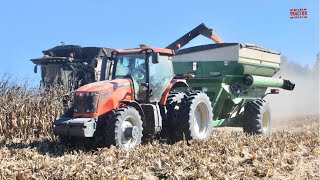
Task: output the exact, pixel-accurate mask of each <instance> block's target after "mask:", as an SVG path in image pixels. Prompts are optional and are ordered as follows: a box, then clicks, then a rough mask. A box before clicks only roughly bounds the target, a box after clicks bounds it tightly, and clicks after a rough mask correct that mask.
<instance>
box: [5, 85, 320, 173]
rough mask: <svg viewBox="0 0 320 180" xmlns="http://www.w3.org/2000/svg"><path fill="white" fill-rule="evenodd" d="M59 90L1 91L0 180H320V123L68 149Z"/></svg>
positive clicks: (286, 122) (294, 121) (302, 120)
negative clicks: (59, 130)
mask: <svg viewBox="0 0 320 180" xmlns="http://www.w3.org/2000/svg"><path fill="white" fill-rule="evenodd" d="M64 95H65V93H64V92H63V91H62V90H61V89H59V88H53V89H47V90H46V91H44V90H41V89H30V88H28V87H27V85H24V86H17V85H16V84H14V83H13V84H12V83H10V81H9V80H5V81H4V83H2V84H1V86H0V137H2V138H1V139H2V140H1V139H0V179H159V178H168V179H194V178H196V179H258V178H259V179H320V174H319V165H320V140H319V128H320V125H319V116H318V115H316V116H301V117H295V118H291V119H281V120H276V121H275V123H274V126H273V127H274V131H273V134H272V135H270V136H269V137H262V136H251V135H246V134H243V133H242V130H241V128H240V129H239V128H216V129H214V131H213V134H212V137H211V138H210V139H209V140H208V141H206V142H195V141H189V142H185V141H182V142H178V143H176V144H173V145H168V144H163V143H158V142H154V143H152V144H145V145H140V146H139V147H137V148H135V149H134V150H132V151H129V152H127V151H125V150H119V149H115V148H113V147H112V148H110V149H108V148H101V149H93V148H92V144H90V142H87V143H84V144H75V145H73V146H65V145H62V144H60V143H59V141H58V140H57V139H56V138H55V137H53V136H52V130H51V127H52V121H53V120H54V119H57V118H58V117H59V116H60V115H61V113H62V112H63V108H62V97H63V96H64Z"/></svg>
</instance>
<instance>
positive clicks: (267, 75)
mask: <svg viewBox="0 0 320 180" xmlns="http://www.w3.org/2000/svg"><path fill="white" fill-rule="evenodd" d="M200 34H201V35H204V36H205V37H208V38H210V39H212V40H214V42H215V43H216V44H206V45H200V46H194V47H190V48H185V49H180V48H181V47H182V46H184V45H186V44H187V43H188V42H189V41H190V40H192V39H193V38H195V37H197V36H198V35H200ZM167 48H170V49H173V50H177V52H176V55H175V56H173V60H172V61H173V67H174V71H175V73H176V74H177V75H178V76H179V75H180V76H185V77H187V79H186V80H187V83H188V84H189V86H190V88H189V89H193V90H201V91H204V92H205V93H206V94H207V95H208V96H209V97H210V100H211V102H212V109H213V114H214V116H213V126H214V127H219V126H233V127H243V130H244V132H245V133H249V134H262V135H268V134H270V132H271V111H270V108H269V104H268V103H267V102H266V101H265V100H264V97H265V96H266V95H268V94H279V89H278V88H281V89H284V90H293V89H294V87H295V84H294V83H292V82H291V81H289V80H285V79H280V78H275V77H272V76H274V75H275V74H276V73H277V72H278V71H279V69H280V65H281V60H280V59H281V58H280V53H278V52H275V51H273V50H270V49H267V48H263V47H261V46H257V45H254V44H248V43H246V44H240V43H224V42H223V41H222V40H221V39H220V38H219V37H218V36H217V35H216V34H214V33H213V32H212V30H211V29H210V28H208V27H207V26H205V25H204V24H201V25H199V26H197V27H196V28H195V29H193V30H191V31H190V32H188V33H187V34H185V35H183V36H182V37H181V38H179V39H178V40H176V41H174V42H173V43H171V44H170V45H169V46H168V47H167ZM268 88H272V89H271V91H270V92H267V90H268Z"/></svg>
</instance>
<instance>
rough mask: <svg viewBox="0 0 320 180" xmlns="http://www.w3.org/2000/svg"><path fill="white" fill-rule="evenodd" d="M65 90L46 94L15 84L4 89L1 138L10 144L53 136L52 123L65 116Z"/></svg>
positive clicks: (1, 88) (1, 93) (1, 94)
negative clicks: (63, 113)
mask: <svg viewBox="0 0 320 180" xmlns="http://www.w3.org/2000/svg"><path fill="white" fill-rule="evenodd" d="M64 94H65V92H64V91H63V89H61V88H59V87H52V88H48V89H46V90H44V89H41V88H29V87H28V85H27V84H26V83H25V84H22V85H18V84H17V83H11V82H10V79H9V78H7V79H5V80H4V81H3V82H2V84H1V86H0V119H1V121H0V135H1V136H3V137H4V138H5V139H6V140H11V139H13V138H19V139H23V140H27V139H34V138H38V137H40V136H42V137H48V136H51V122H52V121H53V120H54V119H56V118H58V117H59V116H60V115H61V113H62V112H63V106H62V100H63V99H62V97H63V95H64Z"/></svg>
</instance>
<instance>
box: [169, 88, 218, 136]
mask: <svg viewBox="0 0 320 180" xmlns="http://www.w3.org/2000/svg"><path fill="white" fill-rule="evenodd" d="M212 119H213V113H212V107H211V102H210V99H209V97H208V96H207V94H205V93H203V92H200V91H193V92H190V93H188V94H187V96H186V98H185V99H184V100H183V105H182V108H181V109H180V112H179V124H178V125H177V126H176V127H175V134H176V137H177V138H178V139H177V140H182V139H186V140H190V139H194V140H207V139H208V138H209V137H210V136H211V133H212Z"/></svg>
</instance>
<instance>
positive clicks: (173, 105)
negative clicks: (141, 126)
mask: <svg viewBox="0 0 320 180" xmlns="http://www.w3.org/2000/svg"><path fill="white" fill-rule="evenodd" d="M185 97H186V94H185V93H184V92H180V91H175V90H174V91H170V93H169V96H168V98H167V103H166V110H167V112H166V119H165V121H164V122H163V127H164V129H163V130H162V131H163V132H164V133H163V134H165V136H166V138H168V139H169V140H170V141H173V142H174V141H175V139H176V137H175V133H173V132H174V131H175V127H176V126H177V125H178V123H179V121H178V118H179V117H178V115H179V110H180V108H181V105H182V100H183V99H184V98H185Z"/></svg>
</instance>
